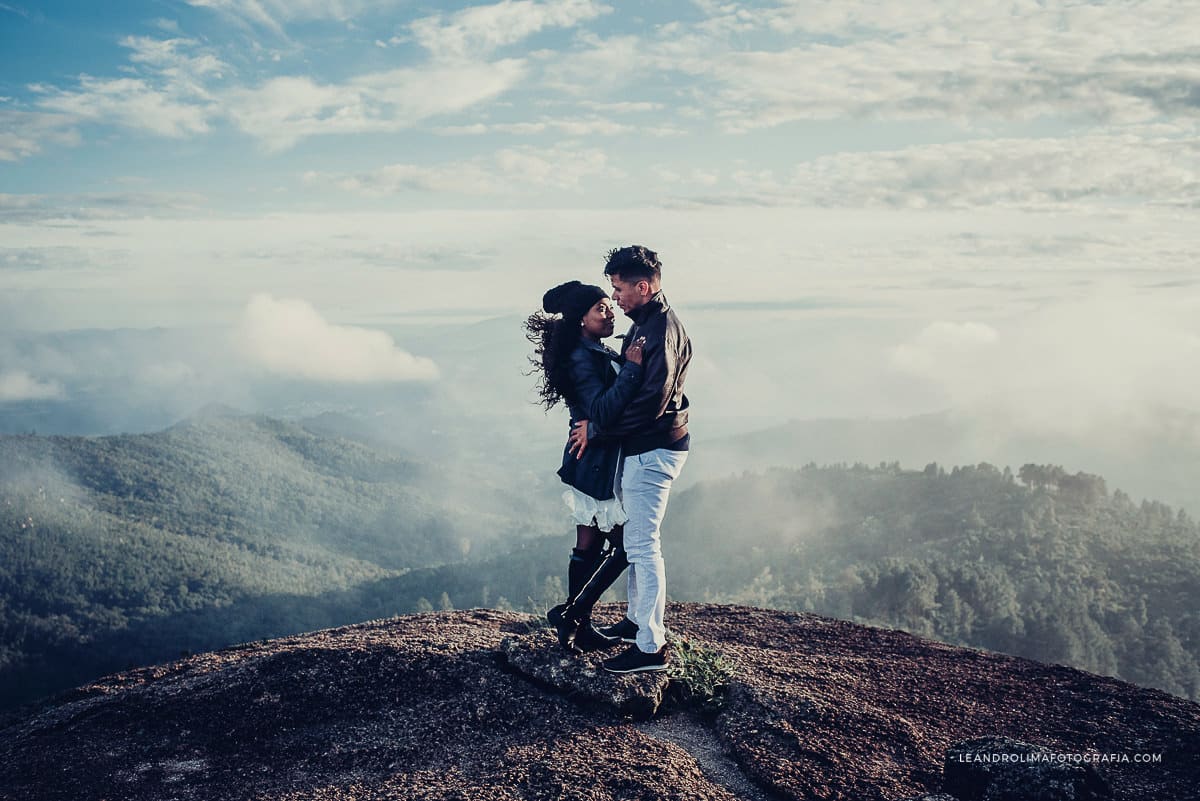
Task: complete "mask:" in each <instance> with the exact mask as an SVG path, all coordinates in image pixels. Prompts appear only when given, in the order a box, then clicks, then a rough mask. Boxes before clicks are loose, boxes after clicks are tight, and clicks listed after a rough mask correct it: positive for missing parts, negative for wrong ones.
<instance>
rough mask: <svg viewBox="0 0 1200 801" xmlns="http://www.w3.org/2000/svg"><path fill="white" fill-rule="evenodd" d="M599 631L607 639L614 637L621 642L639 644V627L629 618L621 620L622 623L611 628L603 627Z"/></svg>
mask: <svg viewBox="0 0 1200 801" xmlns="http://www.w3.org/2000/svg"><path fill="white" fill-rule="evenodd" d="M598 631H599V632H600V633H601V634H603V635H604V636H605V637H612V638H613V639H617V640H620V641H621V642H627V643H635V642H637V632H638V625H637V623H634V622H633V621H632V620H630V619H629V618H627V617H623V618H621V622H620V623H614V624H612V625H611V626H601V627H600V628H599V629H598Z"/></svg>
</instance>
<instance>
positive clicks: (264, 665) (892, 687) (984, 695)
mask: <svg viewBox="0 0 1200 801" xmlns="http://www.w3.org/2000/svg"><path fill="white" fill-rule="evenodd" d="M618 614H620V609H618V608H617V607H601V609H600V615H599V616H601V617H603V616H605V615H608V616H609V617H614V618H615V616H616V615H618ZM668 623H669V625H670V626H671V628H672V631H673V636H674V637H675V647H676V648H677V649H680V651H681V652H682V650H683V649H691V652H692V653H702V654H710V655H711V654H716V655H718V656H719V657H720V658H721V660H722V662H723V664H725V665H727V666H730V667H731V669H732V673H731V675H730V676H727V677H726V678H725V679H724V680H723V681H722V682H721V683H719V684H718V686H717V687H716V688H715V689H716V695H715V696H711V695H708V694H704V697H703V698H702V697H701V695H700V694H698V693H697V692H696V690H695V686H694V685H693V682H694V681H695V679H696V678H697V677H696V676H694V675H689V671H694V670H695V669H696V668H694V667H693V666H689V665H688V664H684V663H686V662H687V660H676V662H675V663H674V669H673V670H672V671H671V672H670V673H669V674H640V675H632V676H612V675H609V674H607V673H605V672H604V671H603V670H602V669H601V668H600V665H599V663H600V660H601V659H603V658H604V656H605V655H604V654H588V655H585V656H571V655H568V654H566V653H564V652H563V651H561V650H560V649H559V648H558V646H557V644H556V641H555V639H554V637H553V636H552V635H551V633H550V632H549V631H547V630H546V629H545V628H543V627H541V626H540V625H539V624H538V622H537V621H536V620H533V619H532V618H530V617H529V616H527V615H521V614H517V613H512V612H497V611H491V610H472V611H460V612H440V613H429V614H423V615H412V616H406V617H399V618H394V619H390V620H382V621H375V622H371V623H363V624H360V625H355V626H348V627H345V628H340V629H332V630H328V631H321V632H316V633H313V634H307V635H303V636H297V637H290V638H287V639H281V640H273V641H269V642H263V643H258V644H248V645H243V646H238V647H235V648H229V649H225V650H222V651H218V652H215V653H209V654H203V655H199V656H195V657H191V658H188V659H184V660H181V661H179V662H175V663H172V664H169V665H162V666H156V667H149V668H143V669H140V670H134V671H130V672H127V673H122V674H118V675H114V676H110V677H107V678H105V679H101V680H99V681H96V682H94V683H92V684H90V685H88V686H85V687H82V688H80V689H78V690H75V691H73V692H70V693H67V694H65V695H62V696H58V697H56V698H53V699H50V700H49V701H46V702H43V703H41V704H39V705H37V706H35V707H30V708H26V709H24V710H21V711H19V712H18V713H16V714H11V715H8V716H7V717H5V718H4V719H2V720H0V765H3V766H4V769H3V771H0V799H6V801H7V800H8V799H12V801H17V800H18V799H20V801H32V800H34V799H37V800H38V801H40V800H41V799H47V800H49V799H63V800H64V801H67V800H68V799H69V801H88V800H89V799H94V800H95V801H101V799H105V800H107V801H117V800H118V799H122V800H123V799H129V800H130V801H136V800H138V799H198V800H200V799H202V800H203V801H213V800H214V799H279V800H281V801H282V800H283V799H366V798H371V799H380V798H386V799H392V798H394V799H464V800H465V799H472V800H474V799H513V800H514V801H515V800H516V799H580V801H583V800H584V799H586V800H587V801H600V799H610V798H611V799H647V800H648V801H649V799H655V800H656V801H657V799H680V800H681V801H682V800H683V799H688V800H689V801H692V800H694V799H737V798H741V799H749V800H750V801H758V800H759V799H855V800H856V801H858V800H867V799H881V800H882V801H899V800H900V799H916V798H928V799H933V798H937V799H943V800H944V801H976V799H983V800H984V801H1001V799H1043V800H1044V801H1054V800H1057V799H1062V801H1067V799H1073V800H1074V801H1079V799H1085V798H1097V799H1100V798H1112V799H1130V801H1132V800H1133V799H1138V801H1143V800H1147V799H1172V801H1178V800H1181V799H1196V798H1200V789H1198V788H1200V705H1197V704H1194V703H1191V702H1188V701H1185V700H1183V699H1181V698H1176V697H1174V696H1171V695H1167V694H1165V693H1162V692H1158V691H1154V690H1146V689H1141V688H1138V687H1135V686H1133V685H1130V684H1127V683H1124V682H1121V681H1117V680H1115V679H1109V678H1104V677H1100V676H1095V675H1091V674H1088V673H1084V672H1082V671H1079V670H1074V669H1071V668H1066V667H1061V666H1057V665H1043V664H1039V663H1036V662H1031V661H1028V660H1024V659H1019V658H1016V657H1011V656H1005V655H1002V654H996V653H990V652H983V651H974V650H967V649H962V648H955V647H951V646H947V645H942V644H939V643H934V642H930V641H927V640H922V639H920V638H917V637H914V636H911V635H909V634H906V633H903V632H899V631H892V630H885V629H877V628H870V627H867V626H862V625H857V624H853V623H848V622H844V621H837V620H830V619H826V618H820V617H816V616H813V615H805V614H791V613H784V612H775V611H767V610H762V609H752V608H745V607H731V606H713V605H697V604H673V605H671V607H670V608H669V610H668ZM702 702H703V703H702Z"/></svg>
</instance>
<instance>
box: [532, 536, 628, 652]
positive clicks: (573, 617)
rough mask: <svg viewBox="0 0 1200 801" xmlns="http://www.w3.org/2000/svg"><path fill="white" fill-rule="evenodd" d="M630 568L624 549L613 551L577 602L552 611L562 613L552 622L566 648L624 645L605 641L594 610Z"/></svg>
mask: <svg viewBox="0 0 1200 801" xmlns="http://www.w3.org/2000/svg"><path fill="white" fill-rule="evenodd" d="M628 566H629V560H628V558H626V556H625V550H624V549H623V548H612V549H610V550H609V551H608V552H607V553H606V554H605V555H604V558H603V559H602V560H601V562H600V566H599V567H598V568H596V572H595V573H593V574H592V577H591V578H590V579H588V582H587V584H585V585H584V586H583V588H582V589H580V590H579V593H578V594H577V595H576V596H575V598H574V600H572V601H571V602H570V603H568V604H567V605H566V607H564V608H563V609H561V610H559V609H558V607H555V609H553V610H551V612H556V611H557V612H558V614H556V615H553V617H552V618H551V620H550V622H551V623H553V624H554V627H555V628H556V629H557V630H558V641H559V642H560V643H563V644H564V647H568V648H570V649H571V650H579V651H595V650H599V649H601V648H608V647H610V646H613V645H616V644H618V643H619V642H620V640H617V639H614V638H611V637H605V636H604V635H603V634H601V633H600V632H598V631H596V630H595V628H593V626H592V607H594V606H595V605H596V602H597V601H599V600H600V596H602V595H604V593H605V591H606V590H607V589H608V588H609V587H611V586H612V585H613V582H615V581H616V580H617V579H618V578H619V577H620V575H621V574H622V573H623V572H625V568H626V567H628Z"/></svg>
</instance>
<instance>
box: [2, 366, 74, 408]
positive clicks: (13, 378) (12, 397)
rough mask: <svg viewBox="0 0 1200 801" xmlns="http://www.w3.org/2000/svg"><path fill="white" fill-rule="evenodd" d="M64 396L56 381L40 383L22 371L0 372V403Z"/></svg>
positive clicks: (52, 398)
mask: <svg viewBox="0 0 1200 801" xmlns="http://www.w3.org/2000/svg"><path fill="white" fill-rule="evenodd" d="M64 394H65V393H64V391H63V387H62V384H59V383H58V382H57V381H41V380H39V379H37V378H34V377H33V376H31V375H30V374H29V373H27V372H25V371H24V370H5V371H4V372H0V402H5V401H27V400H54V399H57V398H62V397H64Z"/></svg>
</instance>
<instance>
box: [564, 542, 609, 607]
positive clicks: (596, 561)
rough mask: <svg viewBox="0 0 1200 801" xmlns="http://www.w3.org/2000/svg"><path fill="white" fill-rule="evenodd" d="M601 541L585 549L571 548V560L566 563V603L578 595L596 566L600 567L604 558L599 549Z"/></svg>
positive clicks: (569, 602) (572, 600)
mask: <svg viewBox="0 0 1200 801" xmlns="http://www.w3.org/2000/svg"><path fill="white" fill-rule="evenodd" d="M601 545H603V542H598V543H596V545H595V547H593V548H590V549H589V550H586V551H581V550H579V549H578V548H572V549H571V561H570V562H568V563H567V604H568V605H570V604H571V603H572V602H574V600H575V598H576V597H577V596H578V595H579V591H580V590H582V589H583V588H584V585H586V584H587V581H588V579H590V578H591V577H592V574H593V573H595V572H596V568H598V567H600V562H601V560H603V559H604V552H603V551H602V550H601Z"/></svg>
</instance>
